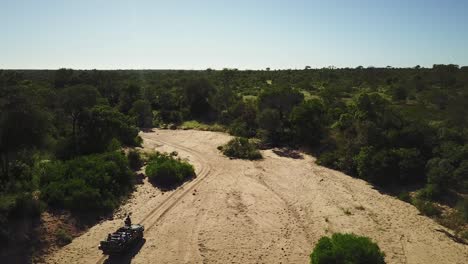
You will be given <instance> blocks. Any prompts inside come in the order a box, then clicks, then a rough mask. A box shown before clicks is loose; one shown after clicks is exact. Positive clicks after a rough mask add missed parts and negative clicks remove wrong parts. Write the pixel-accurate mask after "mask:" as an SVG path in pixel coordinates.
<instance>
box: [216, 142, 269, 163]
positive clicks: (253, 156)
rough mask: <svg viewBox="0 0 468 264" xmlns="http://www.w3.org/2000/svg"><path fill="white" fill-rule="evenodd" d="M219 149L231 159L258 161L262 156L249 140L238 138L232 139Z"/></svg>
mask: <svg viewBox="0 0 468 264" xmlns="http://www.w3.org/2000/svg"><path fill="white" fill-rule="evenodd" d="M218 149H219V150H220V151H221V152H222V153H223V154H224V155H226V156H228V157H231V158H239V159H248V160H258V159H261V158H262V154H261V153H260V151H258V149H257V147H256V146H255V145H254V144H253V143H251V142H250V141H249V140H248V139H246V138H242V137H236V138H234V139H231V140H230V141H229V142H228V143H227V144H226V145H224V146H219V147H218Z"/></svg>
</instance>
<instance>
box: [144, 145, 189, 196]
mask: <svg viewBox="0 0 468 264" xmlns="http://www.w3.org/2000/svg"><path fill="white" fill-rule="evenodd" d="M146 175H147V176H148V177H149V179H150V181H151V182H152V183H154V184H155V185H157V186H159V187H162V188H173V187H175V186H178V185H180V184H182V183H183V182H184V181H186V180H188V179H190V178H192V177H194V176H195V170H194V168H193V166H192V165H191V164H189V163H188V162H185V161H182V160H181V159H180V158H176V157H175V156H173V155H170V154H163V153H159V152H157V153H155V154H153V155H151V156H150V157H149V162H148V165H147V166H146Z"/></svg>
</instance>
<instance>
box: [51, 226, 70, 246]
mask: <svg viewBox="0 0 468 264" xmlns="http://www.w3.org/2000/svg"><path fill="white" fill-rule="evenodd" d="M55 238H56V239H57V242H58V244H60V245H62V246H64V245H67V244H70V242H71V241H72V239H73V238H72V236H71V235H70V234H69V233H68V232H67V230H65V229H62V228H59V229H57V232H56V233H55Z"/></svg>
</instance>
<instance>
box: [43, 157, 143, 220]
mask: <svg viewBox="0 0 468 264" xmlns="http://www.w3.org/2000/svg"><path fill="white" fill-rule="evenodd" d="M42 166H43V168H42V169H41V175H40V177H41V198H42V199H43V200H44V201H45V202H47V203H48V204H49V205H51V206H54V207H58V208H65V209H70V210H73V211H94V212H102V210H104V211H110V210H112V209H114V208H116V207H117V205H118V204H119V201H120V199H121V198H122V197H123V196H125V195H126V194H128V193H129V192H130V191H131V190H132V188H133V183H134V175H133V173H132V172H131V171H130V169H129V168H128V162H127V159H126V157H125V155H123V154H122V153H119V152H110V153H103V154H94V155H90V156H82V157H79V158H75V159H72V160H69V161H65V162H62V161H51V162H47V163H43V164H42Z"/></svg>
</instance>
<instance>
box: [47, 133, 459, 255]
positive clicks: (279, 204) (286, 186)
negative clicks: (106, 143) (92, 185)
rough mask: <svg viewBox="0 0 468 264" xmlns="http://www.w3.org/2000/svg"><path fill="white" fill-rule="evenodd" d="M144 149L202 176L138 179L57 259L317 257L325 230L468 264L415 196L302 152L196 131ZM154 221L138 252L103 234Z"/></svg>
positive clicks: (150, 139)
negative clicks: (107, 249)
mask: <svg viewBox="0 0 468 264" xmlns="http://www.w3.org/2000/svg"><path fill="white" fill-rule="evenodd" d="M141 136H142V137H143V139H144V149H145V150H148V151H152V150H158V151H163V152H171V151H177V152H178V153H179V156H180V157H182V158H186V159H188V160H189V162H191V163H192V164H194V166H195V168H196V171H197V177H196V178H195V179H194V180H192V181H190V182H187V183H185V184H184V185H183V186H181V187H179V188H178V189H176V190H173V191H169V192H161V191H160V190H158V189H156V188H155V187H153V185H151V184H150V183H148V181H147V179H146V178H145V179H144V181H143V184H141V185H138V187H137V189H136V191H135V192H134V194H133V196H132V197H131V199H129V201H128V202H127V203H126V204H124V205H123V206H122V207H121V208H120V209H119V210H118V211H117V212H116V213H115V215H114V219H113V220H109V221H104V222H101V223H99V224H97V225H95V226H94V227H92V228H90V229H89V230H88V231H87V232H86V233H84V234H83V235H81V236H80V237H78V238H75V239H74V240H73V242H72V243H71V244H69V245H67V246H65V247H63V248H61V249H59V250H58V251H56V252H54V253H52V254H50V255H49V256H47V257H46V262H47V263H130V262H132V263H308V261H309V254H310V252H311V251H312V249H313V247H314V246H315V244H316V243H317V241H318V239H319V238H320V237H322V236H324V235H331V234H332V233H334V232H352V233H355V234H358V235H365V236H368V237H371V238H372V239H373V240H374V241H376V242H377V243H378V244H379V246H380V248H381V249H382V250H383V251H384V252H385V254H386V261H387V263H421V264H426V263H451V264H455V263H459V264H462V263H467V260H468V246H467V245H463V244H460V243H456V242H454V241H453V240H452V239H451V238H450V237H449V236H448V235H447V233H445V232H441V230H444V231H447V232H448V233H450V231H449V230H447V229H446V228H444V227H442V226H441V225H439V224H437V223H436V222H435V221H433V220H431V219H430V218H428V217H425V216H422V215H420V214H419V212H418V210H417V209H416V208H415V207H413V206H412V205H410V204H407V203H405V202H402V201H400V200H398V199H396V198H394V197H391V196H388V195H385V194H382V193H380V192H379V191H377V190H375V189H374V188H373V187H372V186H371V185H369V184H368V183H366V182H364V181H362V180H359V179H355V178H352V177H349V176H347V175H345V174H343V173H340V172H338V171H334V170H330V169H327V168H324V167H321V166H318V165H316V164H315V158H313V157H311V156H308V155H305V154H302V153H292V154H291V153H286V154H287V155H285V152H284V151H279V150H264V151H262V154H263V156H264V159H263V160H260V161H245V160H232V159H229V158H227V157H224V156H223V155H222V154H221V153H219V151H218V150H217V149H216V147H217V146H219V145H222V144H225V143H226V142H227V141H228V140H229V139H230V136H228V135H226V134H223V133H216V132H206V131H195V130H185V131H184V130H177V131H173V130H157V131H155V132H148V133H141ZM130 212H131V213H132V218H133V222H135V223H142V224H143V225H145V228H146V231H145V241H143V243H141V244H140V245H139V246H138V247H137V248H136V250H135V251H134V252H131V253H130V254H129V255H126V256H122V257H120V258H116V259H115V258H113V259H108V258H107V257H106V256H103V255H102V254H101V252H100V251H99V250H98V244H99V241H100V240H101V239H104V238H105V237H106V235H107V234H108V233H110V232H112V231H114V230H115V229H116V228H117V227H118V226H120V225H121V224H122V223H123V218H124V216H125V214H126V213H130Z"/></svg>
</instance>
